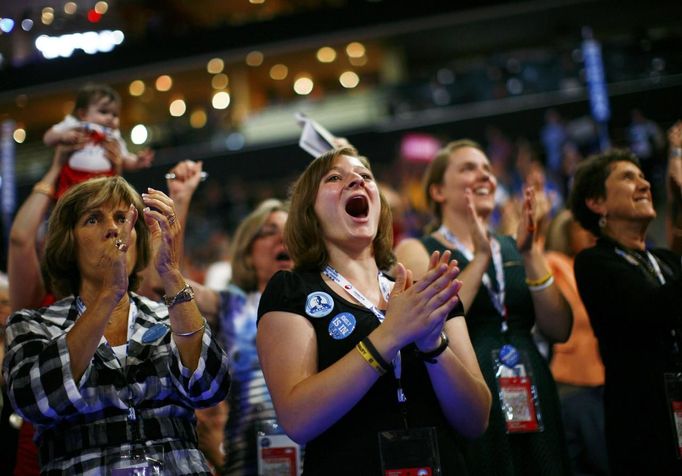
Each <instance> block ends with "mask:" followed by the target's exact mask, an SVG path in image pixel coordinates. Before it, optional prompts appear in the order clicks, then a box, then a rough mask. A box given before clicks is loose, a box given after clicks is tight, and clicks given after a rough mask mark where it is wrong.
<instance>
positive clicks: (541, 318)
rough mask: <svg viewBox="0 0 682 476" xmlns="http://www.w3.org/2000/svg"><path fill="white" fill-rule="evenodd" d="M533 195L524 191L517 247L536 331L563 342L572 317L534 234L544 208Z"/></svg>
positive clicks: (529, 191)
mask: <svg viewBox="0 0 682 476" xmlns="http://www.w3.org/2000/svg"><path fill="white" fill-rule="evenodd" d="M535 193H536V192H535V191H534V190H533V189H532V188H530V187H529V188H527V189H526V190H525V191H524V202H523V209H522V213H521V220H520V222H519V230H518V233H517V246H518V248H519V251H520V252H521V255H522V256H523V264H524V268H525V270H526V279H527V281H528V283H529V289H530V291H531V296H532V299H533V306H534V308H535V319H536V324H537V326H538V329H539V330H540V332H542V335H544V336H545V337H546V338H547V339H549V340H550V341H552V342H566V341H567V340H568V338H569V336H570V334H571V327H572V325H573V314H572V313H571V308H570V306H569V305H568V303H567V302H566V299H565V298H564V297H563V295H562V294H561V292H560V291H559V288H558V287H557V286H555V285H553V284H552V283H551V280H552V279H554V278H553V277H552V276H551V272H550V268H549V265H548V264H547V260H546V258H545V252H544V244H543V243H542V240H540V239H539V234H538V223H539V222H540V220H541V216H543V214H545V213H546V212H547V209H546V208H542V209H541V210H538V209H537V208H536V206H537V205H536V199H535V198H536V197H535Z"/></svg>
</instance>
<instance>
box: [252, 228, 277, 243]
mask: <svg viewBox="0 0 682 476" xmlns="http://www.w3.org/2000/svg"><path fill="white" fill-rule="evenodd" d="M282 233H284V230H282V229H281V228H280V227H278V226H277V225H263V227H262V228H261V229H260V230H258V233H256V234H255V235H254V237H253V240H254V241H256V240H260V239H261V238H270V237H272V236H275V235H281V234H282Z"/></svg>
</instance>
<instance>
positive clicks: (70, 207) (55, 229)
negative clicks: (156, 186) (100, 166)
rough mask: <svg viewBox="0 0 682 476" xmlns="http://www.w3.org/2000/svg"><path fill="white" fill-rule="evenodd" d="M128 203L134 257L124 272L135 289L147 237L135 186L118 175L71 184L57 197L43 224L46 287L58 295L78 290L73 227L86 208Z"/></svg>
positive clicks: (146, 251)
mask: <svg viewBox="0 0 682 476" xmlns="http://www.w3.org/2000/svg"><path fill="white" fill-rule="evenodd" d="M119 203H125V204H129V203H132V204H133V205H134V206H135V208H137V213H138V219H137V221H136V222H135V231H136V232H137V243H136V245H135V246H136V251H137V261H136V262H135V266H133V269H132V270H131V272H130V276H128V289H129V290H131V291H135V290H136V289H137V287H138V286H139V282H140V278H139V277H138V275H137V273H138V272H140V271H142V270H143V269H144V268H145V267H146V266H147V264H148V263H149V260H150V257H151V237H150V233H149V229H148V228H147V224H146V223H145V221H144V219H143V217H142V216H143V215H142V209H143V208H144V203H143V202H142V198H141V197H140V195H139V194H138V193H137V192H136V191H135V189H134V188H133V187H132V186H131V185H130V184H129V183H128V182H126V180H125V179H124V178H122V177H118V176H116V177H100V178H94V179H90V180H88V181H85V182H82V183H79V184H77V185H74V186H73V187H72V188H70V189H69V190H67V191H66V193H65V194H64V195H62V197H61V198H60V199H59V200H58V201H57V205H56V206H55V208H54V210H53V211H52V214H51V215H50V221H49V224H48V227H47V239H46V241H45V255H44V257H43V262H42V267H43V275H44V276H45V277H46V280H47V281H46V283H47V284H48V287H49V288H50V289H51V290H52V292H54V293H55V294H56V295H57V296H58V297H63V296H68V295H69V294H78V291H79V288H80V284H81V275H80V271H79V269H78V263H77V259H76V239H75V235H74V229H75V228H76V225H77V223H78V220H79V219H80V217H81V216H83V213H85V211H86V210H88V209H90V208H93V207H99V206H101V205H103V204H112V205H118V204H119Z"/></svg>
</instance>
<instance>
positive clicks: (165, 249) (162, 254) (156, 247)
mask: <svg viewBox="0 0 682 476" xmlns="http://www.w3.org/2000/svg"><path fill="white" fill-rule="evenodd" d="M142 201H143V202H144V204H145V205H146V208H145V209H144V210H143V213H144V220H145V223H147V226H148V227H149V230H150V232H151V235H152V260H153V261H152V262H153V264H154V267H155V268H156V271H157V272H158V273H159V275H160V276H161V278H163V277H164V275H166V274H167V273H168V272H169V271H173V270H179V269H180V262H179V261H180V256H181V252H180V251H181V250H179V249H178V248H179V243H180V240H179V236H180V233H182V229H181V226H180V223H179V221H178V220H177V219H176V216H175V205H174V203H173V200H172V199H171V198H170V197H169V196H168V195H166V194H165V193H163V192H161V191H159V190H155V189H153V188H151V187H150V188H148V189H147V193H143V194H142Z"/></svg>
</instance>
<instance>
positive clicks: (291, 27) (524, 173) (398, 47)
mask: <svg viewBox="0 0 682 476" xmlns="http://www.w3.org/2000/svg"><path fill="white" fill-rule="evenodd" d="M680 18H682V5H681V4H680V3H679V2H675V1H654V2H649V3H648V4H646V5H644V4H642V3H641V2H615V1H598V0H548V1H544V0H543V1H521V2H519V1H477V2H473V1H462V2H448V1H435V0H422V1H420V2H407V1H400V2H397V1H389V0H383V1H382V0H230V1H227V2H226V1H221V0H202V1H195V2H188V1H185V0H166V1H159V0H142V1H134V0H110V1H94V0H81V1H64V0H60V1H52V0H41V1H39V0H25V1H22V0H16V1H10V2H8V1H5V2H2V4H0V122H2V124H3V129H2V130H3V132H2V134H3V136H2V137H3V141H2V148H1V149H2V152H1V154H2V169H1V175H2V179H3V180H2V206H3V209H2V211H3V216H2V220H3V230H2V235H3V239H4V240H5V246H3V247H2V249H3V261H4V254H5V251H4V250H5V249H6V237H7V230H8V229H9V228H8V227H9V225H10V224H11V219H12V214H13V211H14V209H15V208H16V206H17V204H19V203H21V202H22V201H23V199H24V198H25V197H26V196H27V194H28V193H29V192H30V190H31V187H32V186H33V184H34V183H35V182H36V181H37V180H38V179H39V178H40V177H41V176H42V174H43V173H44V171H45V170H46V169H47V167H48V164H49V161H50V159H51V154H52V150H51V149H49V148H47V147H45V146H44V145H43V142H42V136H43V134H44V132H45V131H46V130H47V129H48V128H49V127H50V126H51V125H52V124H54V123H57V122H59V121H60V120H61V119H62V118H63V117H64V115H66V114H68V113H69V112H70V111H71V110H72V108H73V97H74V94H75V92H76V91H77V90H78V89H79V88H80V87H81V86H82V85H83V84H84V83H86V82H104V83H107V84H109V85H111V86H112V87H114V88H115V89H116V90H117V91H118V92H119V93H120V94H121V96H122V111H121V132H122V134H123V137H124V139H125V140H126V142H127V143H128V144H129V148H130V149H131V150H133V151H135V150H139V149H141V148H143V147H151V148H152V149H154V150H155V152H156V158H155V161H154V164H153V166H152V167H151V168H149V169H144V170H141V171H137V172H135V173H129V174H126V178H127V179H128V180H130V181H131V183H133V184H134V185H136V186H137V187H138V189H142V187H145V186H148V185H151V186H155V187H164V173H165V172H166V171H167V170H168V169H170V168H171V167H172V165H173V164H175V163H176V162H178V161H179V160H183V159H191V160H202V161H203V163H204V170H206V171H207V172H208V174H209V177H208V180H207V181H206V182H204V183H203V184H202V185H201V187H200V189H199V191H198V192H197V195H196V197H195V200H194V201H193V204H192V210H191V213H190V218H189V222H188V226H187V239H186V248H187V254H186V256H187V260H188V263H187V266H188V269H189V270H191V271H190V272H191V274H192V275H193V277H194V278H195V279H197V280H198V281H203V278H204V275H205V272H206V269H207V267H208V266H209V264H211V263H213V262H216V261H220V260H223V259H225V255H226V252H227V249H228V244H229V240H230V236H231V233H232V232H233V230H234V229H235V227H236V226H237V224H238V223H239V222H240V220H241V219H242V218H243V217H244V216H245V215H246V214H247V213H248V212H249V211H250V210H252V208H253V206H254V205H255V204H256V203H258V202H260V201H261V200H263V199H265V198H268V197H281V198H283V197H286V194H287V188H288V186H289V184H290V182H291V180H292V179H293V178H294V177H296V176H297V175H298V174H299V173H300V172H301V171H302V169H303V167H304V166H305V164H306V162H307V161H309V160H310V157H309V156H308V155H307V154H306V153H305V152H304V151H303V150H301V149H300V148H299V147H298V145H297V143H298V136H299V134H300V128H299V126H298V125H297V123H296V121H295V119H294V114H295V113H296V112H299V111H302V112H305V113H307V114H308V115H310V116H311V117H313V118H314V119H316V120H317V121H318V122H320V123H321V124H323V125H324V126H325V127H327V128H328V129H329V130H331V131H332V132H333V133H334V134H336V135H338V136H342V137H346V138H347V139H348V140H349V141H350V142H351V143H352V144H353V145H355V146H356V147H357V148H358V149H359V150H360V152H361V153H363V154H364V155H367V156H368V157H370V158H371V160H372V162H373V164H375V169H376V172H377V175H378V177H379V179H380V180H381V181H382V182H383V184H384V186H385V188H384V190H385V192H386V193H387V194H388V195H389V198H390V200H391V203H392V206H393V207H394V213H395V217H396V218H397V220H396V230H395V231H396V236H397V237H398V238H400V237H403V236H418V235H420V234H421V229H422V226H423V225H424V224H425V221H426V219H427V218H426V210H425V207H424V201H423V197H422V194H421V186H420V183H419V178H420V177H421V174H422V171H423V170H424V168H425V167H426V165H427V163H428V161H429V159H430V158H431V157H432V156H433V153H434V152H435V151H436V150H437V149H438V148H439V146H440V145H442V144H444V143H445V142H447V141H449V140H452V139H457V138H462V137H468V138H471V139H474V140H476V141H479V142H480V143H481V144H483V145H484V147H485V148H486V149H487V153H488V156H489V157H490V159H491V162H492V163H493V165H494V167H495V174H496V175H497V177H498V178H499V179H500V181H501V185H502V187H500V190H499V192H498V201H499V202H500V204H501V205H502V206H501V207H500V210H502V212H501V213H500V216H498V217H497V221H496V223H497V224H498V226H500V227H505V226H507V224H505V214H504V210H505V207H504V203H505V202H507V201H508V200H509V199H510V198H513V197H514V196H515V195H516V194H518V193H519V190H520V187H521V184H522V183H523V182H524V181H525V180H527V179H528V178H529V177H530V178H531V180H533V181H534V182H535V183H536V184H538V186H542V187H544V188H545V189H546V190H547V191H549V192H550V196H551V197H552V200H553V205H554V207H555V208H556V210H559V209H560V208H561V205H562V203H563V201H564V200H565V198H566V197H565V193H566V190H567V186H568V185H569V183H570V180H571V176H572V172H573V170H574V168H575V165H576V164H577V163H578V162H579V161H580V160H581V159H582V158H584V157H586V156H587V155H589V154H591V153H593V152H597V151H598V150H599V148H600V146H603V135H602V136H600V129H599V127H600V125H599V124H597V123H596V122H595V121H594V119H593V117H592V116H591V112H590V111H591V109H590V105H589V101H588V98H589V91H588V88H587V81H586V72H585V61H584V57H583V42H584V41H585V39H586V38H589V37H590V35H591V37H593V38H594V39H595V40H596V41H598V42H599V44H600V45H601V52H602V58H603V66H604V74H605V80H606V87H607V91H608V95H609V108H610V118H609V120H608V123H606V124H605V126H606V131H608V140H609V142H610V144H611V145H615V146H626V147H631V148H632V149H633V150H634V151H635V152H636V153H637V154H638V155H639V157H640V158H641V159H642V161H643V168H644V171H645V173H646V174H647V176H648V177H649V178H650V179H651V181H652V183H653V186H654V193H655V199H656V201H657V204H658V206H659V207H660V206H662V204H663V200H664V193H663V189H662V178H663V173H664V171H665V160H666V158H665V157H666V154H665V146H666V144H665V137H664V134H663V132H662V131H664V130H665V129H666V128H667V127H668V126H669V125H670V124H672V123H673V121H674V120H675V119H676V118H678V117H679V116H680V107H679V98H680V97H681V92H682V88H681V86H682V24H681V23H680V21H679V19H680ZM603 132H604V131H603V130H602V133H603ZM652 231H653V233H652V239H653V240H660V241H659V243H662V240H663V224H662V223H657V224H654V226H653V229H652ZM2 268H3V269H5V266H4V265H3V266H2Z"/></svg>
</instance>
